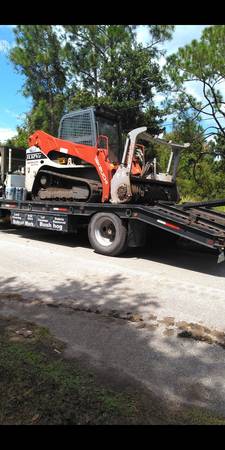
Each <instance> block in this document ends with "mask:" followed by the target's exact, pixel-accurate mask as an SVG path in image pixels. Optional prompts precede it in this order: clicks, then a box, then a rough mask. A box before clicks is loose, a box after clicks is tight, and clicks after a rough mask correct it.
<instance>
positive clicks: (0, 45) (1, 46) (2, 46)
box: [0, 39, 11, 53]
mask: <svg viewBox="0 0 225 450" xmlns="http://www.w3.org/2000/svg"><path fill="white" fill-rule="evenodd" d="M10 47H11V46H10V43H9V42H8V41H6V39H1V40H0V53H7V52H8V51H9V49H10Z"/></svg>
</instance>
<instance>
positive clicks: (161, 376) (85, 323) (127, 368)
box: [0, 276, 225, 421]
mask: <svg viewBox="0 0 225 450" xmlns="http://www.w3.org/2000/svg"><path fill="white" fill-rule="evenodd" d="M122 282H123V277H122V276H110V277H108V279H107V280H106V281H104V282H102V284H101V286H99V284H98V283H94V282H93V281H92V282H91V283H90V282H87V283H83V282H82V283H80V282H78V281H76V280H69V279H63V280H62V281H61V283H60V285H58V286H55V288H53V289H52V288H51V290H50V289H48V287H47V286H46V287H45V289H43V288H42V289H38V288H34V287H33V286H32V283H24V282H23V283H22V282H21V281H20V280H19V278H17V277H16V276H12V277H8V278H5V279H2V280H1V295H0V314H1V311H5V312H7V308H8V312H10V308H11V314H12V311H13V310H14V315H15V314H16V313H17V314H19V313H20V315H22V316H23V318H24V319H27V320H28V319H29V320H31V319H32V320H33V321H36V322H37V323H40V324H42V325H46V326H48V327H49V328H50V330H51V331H52V332H54V333H56V334H57V337H58V338H59V339H62V340H64V341H65V342H67V343H68V344H69V345H70V349H71V350H72V351H73V352H74V353H75V354H77V355H78V354H79V355H80V356H81V357H82V356H84V358H87V359H88V361H89V362H90V363H93V364H95V363H96V361H98V366H99V367H100V366H101V367H102V368H104V370H106V371H107V370H108V372H110V367H111V368H112V370H118V371H119V373H122V374H123V375H126V374H127V375H132V376H134V378H135V379H136V381H139V382H140V385H142V384H144V385H145V387H146V386H147V387H148V388H149V389H150V390H151V391H152V392H153V393H154V395H159V396H160V397H161V398H163V399H164V401H167V400H171V399H173V400H174V401H176V402H177V407H178V409H179V403H180V402H190V403H193V404H195V405H197V406H200V407H205V408H206V407H207V408H209V409H212V410H213V409H214V410H216V411H217V412H220V413H221V414H225V402H224V395H225V383H224V379H225V363H224V357H223V354H224V351H225V350H224V349H222V348H220V347H218V346H215V345H212V346H209V345H207V344H205V343H200V342H199V343H196V342H195V341H193V340H190V339H179V338H177V336H176V333H175V334H174V335H173V336H168V335H166V334H165V327H164V328H160V326H156V327H155V328H154V326H152V325H153V324H154V320H153V323H152V325H151V326H150V327H149V328H148V327H145V328H143V323H142V322H141V321H139V320H138V319H137V321H133V322H132V321H129V320H124V319H122V318H119V319H118V318H117V319H115V317H116V315H115V311H117V312H118V311H123V309H124V305H125V304H126V302H127V300H128V297H129V299H131V300H132V305H133V310H134V311H135V312H136V313H137V314H138V313H140V309H139V302H138V298H137V297H136V296H135V297H134V294H133V293H132V289H130V292H127V291H126V292H123V290H121V289H120V285H121V283H122ZM143 295H145V294H142V293H141V292H140V296H142V299H143ZM46 298H48V299H49V300H50V303H51V302H52V306H53V305H54V304H55V306H57V300H59V299H60V301H61V305H63V306H64V307H61V308H57V307H55V308H53V307H49V306H47V305H45V304H44V303H45V300H46ZM96 299H98V302H97V303H98V305H99V306H100V308H97V309H96V308H95V309H94V310H93V309H91V308H90V305H91V303H92V302H93V300H96ZM112 299H114V300H115V299H116V304H117V307H116V310H114V316H113V315H110V314H108V315H107V314H104V312H105V309H106V308H107V305H110V303H111V300H112ZM145 299H146V302H149V314H150V313H152V312H153V311H154V312H156V311H157V304H151V299H150V298H149V297H146V295H145ZM38 300H41V301H42V305H38ZM49 300H48V301H49ZM152 301H153V303H154V300H152ZM50 303H49V304H50ZM79 305H80V309H79ZM81 305H82V307H81ZM65 306H67V307H69V306H70V308H69V309H68V308H65ZM73 306H74V307H75V309H73V308H72V307H73ZM88 306H89V309H86V310H85V307H88ZM85 311H86V312H85ZM88 311H89V313H88ZM139 328H142V329H139ZM118 376H119V375H118ZM192 419H193V418H192ZM192 419H191V418H190V421H191V420H192Z"/></svg>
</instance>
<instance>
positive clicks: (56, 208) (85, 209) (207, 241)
mask: <svg viewBox="0 0 225 450" xmlns="http://www.w3.org/2000/svg"><path fill="white" fill-rule="evenodd" d="M221 205H225V199H223V200H216V201H209V202H196V203H186V204H181V205H178V204H175V203H172V202H162V201H160V202H158V203H157V204H155V205H153V206H145V205H141V204H140V205H139V204H111V203H83V202H82V203H81V202H65V201H61V202H59V201H57V202H56V201H54V202H42V201H41V202H40V201H39V202H38V201H37V202H36V201H24V202H22V201H21V202H17V201H14V200H13V201H12V200H6V199H0V213H1V214H2V215H6V214H10V222H11V224H12V225H16V226H27V227H32V228H42V229H50V230H55V231H61V232H72V231H74V230H75V229H76V220H77V219H78V218H79V219H81V218H83V220H84V221H85V218H86V220H87V222H88V220H89V219H90V217H91V216H93V214H95V213H96V212H112V213H114V214H116V215H117V216H119V217H120V218H121V219H127V220H128V221H131V220H132V221H133V220H135V221H139V222H142V223H145V224H148V225H151V226H153V227H157V228H160V229H163V230H166V231H167V232H170V233H173V234H175V235H177V236H180V237H182V238H184V239H188V240H191V241H194V242H196V243H198V244H201V245H203V246H206V247H209V248H211V249H214V250H216V251H217V252H218V254H219V258H218V262H222V261H223V260H224V259H225V258H224V248H225V213H222V212H217V211H215V210H212V209H211V208H213V207H215V206H221Z"/></svg>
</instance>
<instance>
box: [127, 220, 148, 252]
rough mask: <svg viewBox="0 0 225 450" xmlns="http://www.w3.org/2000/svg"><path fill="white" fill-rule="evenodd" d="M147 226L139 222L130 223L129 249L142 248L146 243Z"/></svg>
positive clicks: (130, 221)
mask: <svg viewBox="0 0 225 450" xmlns="http://www.w3.org/2000/svg"><path fill="white" fill-rule="evenodd" d="M146 229H147V225H146V224H145V223H143V222H138V221H137V220H129V223H128V247H142V246H143V245H145V243H146Z"/></svg>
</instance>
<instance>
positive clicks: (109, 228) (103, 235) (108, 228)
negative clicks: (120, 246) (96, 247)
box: [95, 217, 116, 247]
mask: <svg viewBox="0 0 225 450" xmlns="http://www.w3.org/2000/svg"><path fill="white" fill-rule="evenodd" d="M115 237H116V228H115V226H114V223H113V222H112V221H111V220H109V219H105V218H104V217H101V218H99V220H98V221H97V223H96V228H95V238H96V240H97V241H98V243H99V244H100V245H102V246H104V247H108V246H110V245H112V243H113V242H114V240H115Z"/></svg>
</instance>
